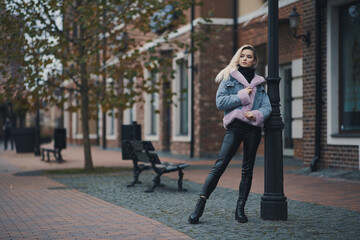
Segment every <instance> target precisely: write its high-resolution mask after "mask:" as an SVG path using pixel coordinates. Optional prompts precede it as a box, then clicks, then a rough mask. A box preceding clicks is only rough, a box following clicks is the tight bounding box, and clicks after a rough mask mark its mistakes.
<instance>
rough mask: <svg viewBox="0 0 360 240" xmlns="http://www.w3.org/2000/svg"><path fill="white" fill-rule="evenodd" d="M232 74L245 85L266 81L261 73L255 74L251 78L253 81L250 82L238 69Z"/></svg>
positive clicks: (251, 85) (250, 85)
mask: <svg viewBox="0 0 360 240" xmlns="http://www.w3.org/2000/svg"><path fill="white" fill-rule="evenodd" d="M230 75H231V76H232V77H233V78H235V79H236V80H237V81H238V82H239V83H241V84H242V85H243V86H244V87H255V86H257V85H259V84H262V83H264V82H265V79H264V78H263V77H260V76H259V75H257V74H255V76H254V78H253V79H252V80H251V83H250V84H249V83H248V81H247V80H246V78H245V77H244V76H243V75H242V74H241V73H240V72H239V71H238V70H234V71H232V72H231V73H230Z"/></svg>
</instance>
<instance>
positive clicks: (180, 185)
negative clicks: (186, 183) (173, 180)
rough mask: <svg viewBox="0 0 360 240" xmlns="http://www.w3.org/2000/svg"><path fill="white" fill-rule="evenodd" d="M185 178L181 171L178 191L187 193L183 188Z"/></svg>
mask: <svg viewBox="0 0 360 240" xmlns="http://www.w3.org/2000/svg"><path fill="white" fill-rule="evenodd" d="M183 176H184V173H183V172H182V170H181V169H179V179H178V190H179V191H187V189H186V188H183V186H182V185H183V182H182V180H183Z"/></svg>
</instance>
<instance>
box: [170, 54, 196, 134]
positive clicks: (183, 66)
mask: <svg viewBox="0 0 360 240" xmlns="http://www.w3.org/2000/svg"><path fill="white" fill-rule="evenodd" d="M177 55H178V57H177V58H176V59H174V61H173V69H174V70H175V79H174V81H173V86H172V87H173V91H174V92H175V93H176V95H175V96H174V99H173V100H174V105H173V107H172V109H173V110H172V111H173V117H172V132H173V134H172V135H173V140H174V141H190V132H191V129H190V128H191V126H190V121H191V116H190V115H191V112H190V107H191V105H190V104H191V101H190V100H191V99H190V96H191V81H190V77H189V76H190V68H189V65H190V63H189V61H188V60H187V58H186V57H185V55H184V54H183V53H180V54H177Z"/></svg>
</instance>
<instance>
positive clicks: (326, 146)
mask: <svg viewBox="0 0 360 240" xmlns="http://www.w3.org/2000/svg"><path fill="white" fill-rule="evenodd" d="M266 2H267V1H262V0H252V1H249V0H237V1H236V0H234V1H216V0H208V1H204V5H203V6H201V7H200V6H198V7H196V8H195V16H194V31H195V32H199V31H201V30H202V28H205V27H207V28H209V27H210V28H212V29H214V30H215V31H213V33H212V34H211V37H210V41H209V42H206V43H205V47H204V49H202V50H200V51H197V52H195V54H194V56H193V60H194V61H193V62H191V59H192V56H191V54H188V53H187V52H177V53H175V54H176V56H177V57H176V59H175V60H174V61H173V69H174V70H176V74H175V79H174V80H173V82H172V84H171V86H164V87H163V89H162V91H160V93H159V94H152V95H147V96H144V97H145V99H146V100H147V101H145V103H137V104H136V105H135V106H134V107H133V109H128V110H126V111H124V112H123V114H122V117H121V118H120V119H115V118H111V117H109V118H107V124H106V125H107V127H108V131H107V132H108V135H107V139H108V141H107V142H108V146H119V145H120V142H119V139H121V132H120V129H119V126H121V124H129V123H131V122H132V121H137V122H138V123H139V124H141V125H142V138H143V139H145V140H151V141H152V142H153V143H154V146H155V148H156V149H157V150H158V151H168V152H171V153H173V154H179V155H186V156H197V157H216V155H217V154H218V151H219V150H220V145H221V143H222V139H223V136H224V133H225V130H224V128H223V126H222V117H223V113H222V111H220V110H218V109H217V108H216V106H215V94H216V90H217V87H218V85H217V84H216V83H215V81H214V79H215V76H216V75H217V73H218V72H219V71H220V70H221V69H223V68H224V67H225V66H226V65H227V64H228V63H229V61H230V59H231V57H232V56H233V54H234V49H236V48H237V47H240V46H242V45H243V44H251V45H253V46H254V47H255V48H256V49H257V51H258V54H259V64H258V68H257V70H256V71H257V73H258V74H259V75H262V76H264V77H266V74H267V73H266V72H267V41H268V32H267V31H268V30H267V20H268V18H267V13H268V8H267V3H266ZM294 7H296V11H297V12H298V13H299V14H300V26H299V28H298V30H297V33H298V34H302V33H306V32H307V31H309V32H310V44H309V46H308V45H307V43H306V42H303V41H301V39H296V38H294V37H293V32H292V31H291V29H290V25H289V15H290V13H291V12H292V10H293V8H294ZM234 8H235V9H237V11H234ZM359 9H360V4H359V2H358V1H354V0H343V1H341V0H327V1H326V0H324V1H316V0H304V1H299V0H279V75H280V77H281V82H280V98H281V113H282V118H283V121H284V123H285V128H284V131H283V148H284V155H285V156H291V157H294V158H297V159H303V162H304V166H310V165H313V166H316V167H320V168H324V167H337V168H348V169H359V158H360V157H359V146H360V135H359V133H360V124H359V119H360V116H359V114H360V113H359V112H360V110H359V106H360V100H359V99H358V98H359V97H357V96H360V90H359V89H360V80H359V77H358V76H360V75H359V74H356V73H358V71H359V69H360V60H359V59H360V57H359V55H360V53H359V51H360V50H359V49H360V47H359V45H356V44H358V42H359V40H360V30H359V28H360V27H359V26H360V24H357V25H356V24H355V28H354V29H355V31H354V29H351V26H352V25H351V24H350V22H352V21H358V22H359V18H360V14H359V12H360V10H359ZM209 10H213V17H212V23H208V24H205V25H204V24H203V25H201V24H197V23H198V22H199V17H200V16H203V15H205V13H207V12H208V11H209ZM190 15H191V14H190V12H189V17H190ZM219 29H220V30H219ZM190 32H191V25H190V24H189V25H186V26H182V27H181V28H179V29H178V31H177V33H176V34H174V35H173V36H172V39H174V40H179V39H182V40H184V39H185V40H187V41H189V42H190ZM350 32H352V33H350ZM234 33H235V34H234ZM339 36H340V37H339ZM356 39H358V40H356ZM350 42H351V44H352V45H350ZM339 46H340V49H339ZM350 46H352V50H349V49H348V48H350ZM163 54H164V57H166V54H167V53H166V51H164V53H163ZM340 54H341V57H339V55H340ZM349 54H350V55H351V54H352V55H351V56H350V55H349ZM341 64H343V65H341ZM344 64H345V65H344ZM350 66H351V67H350ZM344 70H346V71H345V72H347V73H344ZM350 73H351V74H350ZM147 74H148V76H151V77H154V78H155V79H156V78H158V77H159V76H156V75H154V76H152V75H151V73H147ZM168 87H171V88H172V90H173V91H174V92H177V93H178V95H177V96H180V97H181V98H182V99H183V101H178V100H177V99H174V101H175V103H177V104H176V105H177V106H175V105H173V106H171V107H167V105H166V103H165V102H164V99H163V97H162V96H163V93H164V92H165V90H166V88H168ZM183 88H186V89H187V90H188V91H187V92H186V93H184V92H182V91H181V89H183ZM350 90H353V91H352V92H351V91H350ZM192 107H193V109H192ZM155 110H159V114H155ZM71 122H72V123H73V122H76V114H75V115H74V114H73V115H72V116H70V115H69V114H66V115H65V126H66V127H67V129H69V130H70V131H71V132H70V133H68V136H70V138H71V139H74V137H75V136H76V135H77V132H76V127H74V124H70V123H71ZM71 125H72V126H71ZM98 127H99V128H101V119H100V122H99V125H98ZM94 129H96V128H95V127H94V128H93V130H92V131H93V133H94V134H93V135H92V137H93V138H96V137H99V136H101V133H98V134H97V133H96V132H94V131H95V130H94ZM239 151H240V152H239V153H240V154H241V149H240V150H239ZM258 154H259V155H263V141H262V143H261V145H260V148H259V152H258Z"/></svg>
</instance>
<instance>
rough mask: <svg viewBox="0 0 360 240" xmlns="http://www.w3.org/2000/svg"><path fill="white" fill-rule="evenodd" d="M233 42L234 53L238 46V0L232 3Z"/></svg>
mask: <svg viewBox="0 0 360 240" xmlns="http://www.w3.org/2000/svg"><path fill="white" fill-rule="evenodd" d="M233 44H234V50H233V51H234V54H235V53H236V51H237V48H238V0H234V3H233Z"/></svg>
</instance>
